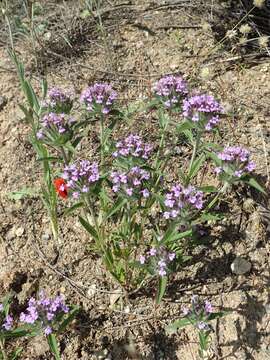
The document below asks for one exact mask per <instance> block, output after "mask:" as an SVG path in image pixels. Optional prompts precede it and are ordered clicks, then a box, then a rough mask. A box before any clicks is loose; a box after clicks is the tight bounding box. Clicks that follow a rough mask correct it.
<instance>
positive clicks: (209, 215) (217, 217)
mask: <svg viewBox="0 0 270 360" xmlns="http://www.w3.org/2000/svg"><path fill="white" fill-rule="evenodd" d="M224 216H225V215H224V214H221V213H219V214H215V213H204V214H202V215H201V216H200V217H199V219H198V220H197V221H194V224H196V223H197V224H198V223H200V222H201V221H209V220H211V221H212V220H213V221H218V220H222V219H224Z"/></svg>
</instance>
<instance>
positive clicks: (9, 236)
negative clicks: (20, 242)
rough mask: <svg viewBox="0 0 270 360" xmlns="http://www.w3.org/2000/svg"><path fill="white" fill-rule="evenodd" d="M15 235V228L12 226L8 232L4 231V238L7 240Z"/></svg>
mask: <svg viewBox="0 0 270 360" xmlns="http://www.w3.org/2000/svg"><path fill="white" fill-rule="evenodd" d="M15 237H16V234H15V229H14V227H12V228H11V229H9V230H8V232H7V233H6V236H5V239H6V240H7V241H11V240H13V239H14V238H15Z"/></svg>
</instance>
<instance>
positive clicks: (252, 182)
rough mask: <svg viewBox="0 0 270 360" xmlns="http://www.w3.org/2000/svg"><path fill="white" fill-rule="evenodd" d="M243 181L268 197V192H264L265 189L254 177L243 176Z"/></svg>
mask: <svg viewBox="0 0 270 360" xmlns="http://www.w3.org/2000/svg"><path fill="white" fill-rule="evenodd" d="M241 180H242V181H244V182H245V183H246V184H248V185H249V186H252V187H253V188H254V189H256V190H258V191H260V192H261V193H263V194H265V195H266V191H265V190H264V188H263V187H262V186H261V185H260V184H259V183H258V182H257V180H255V179H254V178H253V177H251V176H249V175H246V176H243V177H242V178H241Z"/></svg>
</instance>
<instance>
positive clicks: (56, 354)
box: [47, 334, 61, 360]
mask: <svg viewBox="0 0 270 360" xmlns="http://www.w3.org/2000/svg"><path fill="white" fill-rule="evenodd" d="M47 341H48V344H49V347H50V349H51V352H52V353H53V355H54V357H55V359H56V360H61V357H60V352H59V348H58V345H57V341H56V337H55V334H50V335H48V336H47Z"/></svg>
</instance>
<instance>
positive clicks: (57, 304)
mask: <svg viewBox="0 0 270 360" xmlns="http://www.w3.org/2000/svg"><path fill="white" fill-rule="evenodd" d="M68 311H69V309H68V307H67V306H66V304H65V301H64V298H63V297H62V296H56V298H54V299H50V298H47V297H46V296H45V294H44V292H41V294H40V296H39V299H38V300H37V299H35V298H31V299H30V300H29V301H28V307H27V309H26V312H23V313H21V315H20V321H21V322H23V323H26V324H34V323H35V322H36V321H41V324H42V327H43V329H44V333H45V335H49V334H51V333H52V331H53V328H52V323H53V321H54V320H55V318H56V317H57V315H59V314H60V313H65V314H66V313H68Z"/></svg>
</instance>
